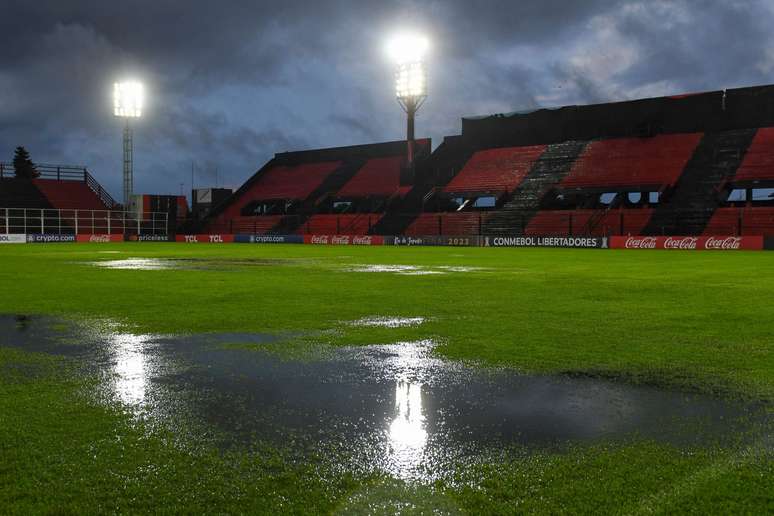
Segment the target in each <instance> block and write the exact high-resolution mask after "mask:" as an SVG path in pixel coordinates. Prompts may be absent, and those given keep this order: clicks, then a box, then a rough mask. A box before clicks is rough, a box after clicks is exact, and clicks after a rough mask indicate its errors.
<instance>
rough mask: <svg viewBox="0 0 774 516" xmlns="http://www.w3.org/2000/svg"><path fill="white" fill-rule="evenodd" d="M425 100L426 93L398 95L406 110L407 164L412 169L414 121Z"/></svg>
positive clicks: (401, 104)
mask: <svg viewBox="0 0 774 516" xmlns="http://www.w3.org/2000/svg"><path fill="white" fill-rule="evenodd" d="M424 100H425V96H424V95H421V96H417V95H411V96H405V97H398V103H399V104H400V106H401V107H402V108H403V111H405V112H406V165H407V166H408V168H409V169H411V170H413V169H414V121H415V119H416V116H417V111H419V108H420V107H422V104H423V102H424Z"/></svg>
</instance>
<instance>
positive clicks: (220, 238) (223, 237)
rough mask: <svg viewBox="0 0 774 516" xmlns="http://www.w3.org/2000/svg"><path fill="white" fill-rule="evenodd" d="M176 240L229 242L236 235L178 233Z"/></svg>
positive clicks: (196, 242) (211, 242)
mask: <svg viewBox="0 0 774 516" xmlns="http://www.w3.org/2000/svg"><path fill="white" fill-rule="evenodd" d="M175 240H177V241H178V242H185V243H188V244H228V243H231V242H233V241H234V235H177V236H176V237H175Z"/></svg>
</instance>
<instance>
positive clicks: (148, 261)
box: [86, 251, 309, 271]
mask: <svg viewBox="0 0 774 516" xmlns="http://www.w3.org/2000/svg"><path fill="white" fill-rule="evenodd" d="M116 252H118V251H116ZM304 263H309V262H307V261H303V260H282V259H261V258H250V259H211V258H209V259H203V258H174V259H172V258H123V259H119V260H97V261H93V262H86V264H87V265H91V266H94V267H99V268H103V269H117V270H138V271H161V270H171V269H177V270H189V271H190V270H213V271H226V270H236V269H238V268H242V267H258V266H271V265H300V264H304Z"/></svg>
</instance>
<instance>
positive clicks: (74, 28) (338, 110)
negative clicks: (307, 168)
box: [0, 0, 774, 194]
mask: <svg viewBox="0 0 774 516" xmlns="http://www.w3.org/2000/svg"><path fill="white" fill-rule="evenodd" d="M772 22H774V7H772V3H771V2H769V1H766V0H759V1H749V2H748V1H744V2H742V1H738V2H735V1H727V2H714V1H703V0H694V1H691V0H677V1H658V0H656V1H652V0H643V1H634V2H622V1H610V0H596V1H593V0H590V1H578V2H569V1H566V0H564V1H559V0H523V1H519V2H513V1H499V0H498V1H491V2H470V1H430V2H409V1H397V2H385V1H374V0H363V1H360V2H344V1H334V0H321V1H318V2H314V3H312V2H300V1H294V0H285V1H268V2H260V3H258V2H254V1H233V2H229V1H222V2H204V1H201V0H190V1H188V2H171V1H165V0H156V1H145V0H141V1H132V2H85V1H81V2H79V1H75V0H72V1H67V2H61V1H58V0H51V1H44V0H39V1H35V2H29V1H16V0H10V1H9V0H5V1H4V2H3V4H2V7H0V159H2V160H6V161H7V160H10V158H11V154H12V151H13V148H14V147H15V146H17V145H25V146H27V147H28V149H29V150H30V151H31V153H32V157H33V159H34V160H37V161H39V162H55V163H74V164H83V165H86V166H87V167H88V168H89V169H90V170H91V171H92V172H93V173H94V174H95V175H96V176H97V178H98V179H99V180H100V181H101V182H103V184H105V186H107V187H108V189H109V190H111V191H112V192H113V193H116V194H117V193H119V190H120V170H121V164H120V159H121V154H120V146H121V135H120V127H121V126H120V122H119V121H118V120H116V119H114V118H113V117H112V116H111V101H110V93H111V86H112V83H113V82H114V81H115V80H117V79H121V78H124V77H139V78H141V79H142V80H143V81H144V82H145V83H146V88H147V90H148V107H147V109H146V114H145V116H144V117H143V118H142V119H141V120H140V121H139V122H138V123H137V124H136V130H135V185H136V190H138V192H153V193H176V192H179V190H180V183H184V188H185V189H186V190H188V189H190V186H191V185H190V183H191V179H190V177H191V168H192V164H194V168H195V171H196V179H195V182H196V183H197V186H205V185H206V186H212V185H214V183H215V172H216V170H217V176H218V178H219V182H220V184H221V185H223V184H226V185H230V186H238V185H239V184H240V183H241V182H242V181H244V180H245V179H246V178H247V177H249V176H250V175H251V174H252V173H253V172H254V171H255V170H256V169H257V168H259V167H260V165H261V164H262V163H263V162H265V161H266V160H267V159H268V158H270V157H271V156H272V155H273V154H274V153H275V152H281V151H289V150H301V149H307V148H315V147H324V146H339V145H351V144H360V143H369V142H373V141H384V140H395V139H400V138H401V137H402V135H403V131H404V120H403V116H402V113H401V111H400V108H399V107H398V106H397V104H396V102H395V100H394V98H393V84H392V70H391V66H390V63H389V62H388V61H387V60H386V58H385V56H384V52H383V45H384V40H385V39H386V37H387V36H388V35H389V34H390V33H391V32H393V31H394V30H395V29H396V28H401V27H413V28H416V29H419V30H423V31H425V32H427V33H429V34H430V35H431V38H432V41H433V48H432V54H431V57H430V59H429V66H430V72H429V73H430V77H429V83H430V97H429V98H428V101H427V103H426V104H425V107H424V108H423V109H422V111H421V112H420V116H419V118H418V121H417V124H418V129H417V132H418V135H420V136H431V137H432V138H433V139H434V142H435V144H438V143H440V140H441V138H442V137H443V136H444V135H448V134H455V133H458V132H459V118H460V116H463V115H478V114H489V113H496V112H508V111H514V110H521V109H531V108H536V107H547V106H557V105H564V104H577V103H589V102H606V101H613V100H624V99H628V98H637V97H643V96H656V95H666V94H676V93H683V92H691V91H702V90H711V89H720V88H726V87H738V86H749V85H755V84H766V83H770V82H772V80H771V75H772V74H774V37H772V36H771V35H770V32H771V31H770V27H771V26H772V25H773V23H772Z"/></svg>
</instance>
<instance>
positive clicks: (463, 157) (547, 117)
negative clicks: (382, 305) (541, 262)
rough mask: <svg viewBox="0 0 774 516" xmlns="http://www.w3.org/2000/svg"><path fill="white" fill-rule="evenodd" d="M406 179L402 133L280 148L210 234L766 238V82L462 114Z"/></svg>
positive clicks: (770, 107) (770, 136)
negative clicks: (352, 142) (348, 143)
mask: <svg viewBox="0 0 774 516" xmlns="http://www.w3.org/2000/svg"><path fill="white" fill-rule="evenodd" d="M419 147H420V149H421V152H420V159H418V161H417V165H416V172H415V176H414V177H412V178H411V179H412V180H405V179H406V177H407V176H406V174H405V173H404V174H402V172H401V171H402V170H404V169H405V167H404V161H403V155H404V154H405V145H404V144H401V142H390V143H385V144H374V145H363V146H357V147H342V148H336V149H322V150H316V151H304V152H298V153H284V154H277V155H276V156H275V158H274V159H272V160H271V161H270V162H269V163H267V164H266V165H265V166H264V167H263V168H262V169H261V170H260V171H259V172H258V173H257V174H256V175H255V176H253V178H251V179H250V180H248V182H247V183H246V184H245V186H243V187H242V188H241V189H240V190H239V191H237V192H236V193H235V194H234V195H233V196H232V197H231V198H230V199H229V200H228V201H227V202H225V203H224V204H223V205H222V206H221V207H219V209H218V210H217V216H216V217H214V218H213V219H211V220H210V221H209V224H208V228H207V229H208V230H209V231H228V232H242V231H244V232H251V233H256V234H260V233H284V234H288V233H309V234H393V235H400V234H405V235H412V236H421V235H546V236H570V235H572V236H580V235H593V236H601V235H710V234H723V235H772V234H774V87H772V86H761V87H753V88H739V89H733V90H723V91H716V92H707V93H699V94H692V95H684V96H673V97H662V98H652V99H642V100H635V101H628V102H618V103H610V104H598V105H589V106H567V107H562V108H557V109H540V110H535V111H532V112H526V113H514V114H505V115H492V116H485V117H473V118H463V119H462V134H460V135H458V136H450V137H446V138H444V141H443V142H442V143H441V145H440V146H439V147H438V148H437V149H436V150H435V151H434V152H432V153H430V152H429V149H430V142H429V141H428V140H422V141H421V142H420V146H419Z"/></svg>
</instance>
